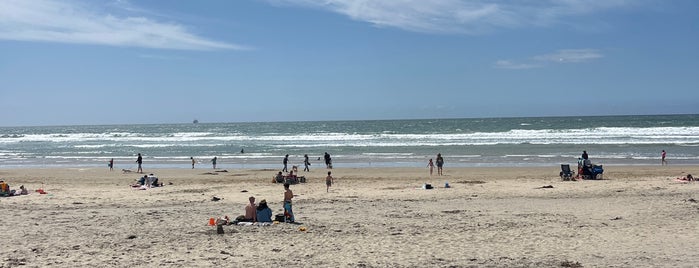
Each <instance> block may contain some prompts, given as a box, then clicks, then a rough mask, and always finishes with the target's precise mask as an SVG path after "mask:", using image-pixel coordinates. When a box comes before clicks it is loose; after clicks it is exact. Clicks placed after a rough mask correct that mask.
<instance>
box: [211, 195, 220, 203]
mask: <svg viewBox="0 0 699 268" xmlns="http://www.w3.org/2000/svg"><path fill="white" fill-rule="evenodd" d="M221 199H222V198H220V197H216V196H214V197H212V198H211V201H214V202H216V201H219V200H221Z"/></svg>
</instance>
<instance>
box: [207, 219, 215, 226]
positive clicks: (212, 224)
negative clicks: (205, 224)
mask: <svg viewBox="0 0 699 268" xmlns="http://www.w3.org/2000/svg"><path fill="white" fill-rule="evenodd" d="M214 225H216V219H214V218H209V226H214Z"/></svg>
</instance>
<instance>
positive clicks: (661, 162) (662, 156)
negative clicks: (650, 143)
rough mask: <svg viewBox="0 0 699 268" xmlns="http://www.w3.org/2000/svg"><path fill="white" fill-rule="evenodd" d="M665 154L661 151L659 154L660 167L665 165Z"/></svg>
mask: <svg viewBox="0 0 699 268" xmlns="http://www.w3.org/2000/svg"><path fill="white" fill-rule="evenodd" d="M666 154H667V153H666V152H665V150H663V152H661V153H660V165H661V166H664V165H667V160H665V155H666Z"/></svg>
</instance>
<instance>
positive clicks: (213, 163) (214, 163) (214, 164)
mask: <svg viewBox="0 0 699 268" xmlns="http://www.w3.org/2000/svg"><path fill="white" fill-rule="evenodd" d="M216 160H218V157H216V156H214V158H212V159H211V164H212V165H213V166H214V169H216Z"/></svg>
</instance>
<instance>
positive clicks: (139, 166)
mask: <svg viewBox="0 0 699 268" xmlns="http://www.w3.org/2000/svg"><path fill="white" fill-rule="evenodd" d="M136 163H138V170H136V172H138V173H143V168H142V167H141V165H142V164H143V157H141V153H138V158H136Z"/></svg>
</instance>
